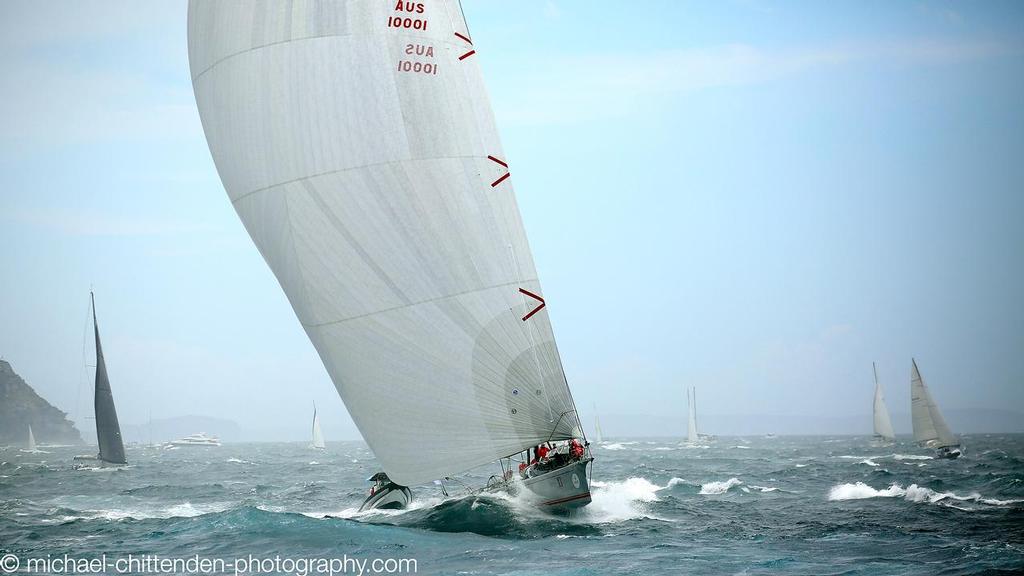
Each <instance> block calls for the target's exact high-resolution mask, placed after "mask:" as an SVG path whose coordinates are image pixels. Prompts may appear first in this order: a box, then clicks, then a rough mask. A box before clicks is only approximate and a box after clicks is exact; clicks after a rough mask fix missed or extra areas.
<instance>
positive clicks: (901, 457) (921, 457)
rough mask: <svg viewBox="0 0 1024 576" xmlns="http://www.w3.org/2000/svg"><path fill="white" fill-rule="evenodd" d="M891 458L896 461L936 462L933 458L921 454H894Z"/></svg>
mask: <svg viewBox="0 0 1024 576" xmlns="http://www.w3.org/2000/svg"><path fill="white" fill-rule="evenodd" d="M891 458H892V459H894V460H934V458H932V457H931V456H924V455H921V454H893V455H892V456H891Z"/></svg>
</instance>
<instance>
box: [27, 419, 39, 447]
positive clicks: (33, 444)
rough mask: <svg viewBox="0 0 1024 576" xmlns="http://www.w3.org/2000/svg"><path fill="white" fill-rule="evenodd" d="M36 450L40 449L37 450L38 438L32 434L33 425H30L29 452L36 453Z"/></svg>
mask: <svg viewBox="0 0 1024 576" xmlns="http://www.w3.org/2000/svg"><path fill="white" fill-rule="evenodd" d="M36 450H38V448H36V437H35V435H34V434H32V425H31V424H29V425H28V451H29V452H35V451H36Z"/></svg>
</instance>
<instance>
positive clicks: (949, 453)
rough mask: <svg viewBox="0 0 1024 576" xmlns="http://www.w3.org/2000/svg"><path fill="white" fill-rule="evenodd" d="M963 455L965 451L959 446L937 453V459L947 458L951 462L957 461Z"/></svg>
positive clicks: (941, 449) (940, 449) (942, 449)
mask: <svg viewBox="0 0 1024 576" xmlns="http://www.w3.org/2000/svg"><path fill="white" fill-rule="evenodd" d="M963 454H964V453H963V450H961V449H960V447H959V446H947V447H943V448H939V449H938V450H936V451H935V457H936V458H946V459H949V460H956V459H957V458H959V457H961V456H963Z"/></svg>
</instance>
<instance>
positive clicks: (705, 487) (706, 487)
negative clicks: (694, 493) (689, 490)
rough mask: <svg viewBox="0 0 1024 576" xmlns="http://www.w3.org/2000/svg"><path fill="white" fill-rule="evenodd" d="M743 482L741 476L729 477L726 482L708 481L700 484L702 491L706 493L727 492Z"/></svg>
mask: <svg viewBox="0 0 1024 576" xmlns="http://www.w3.org/2000/svg"><path fill="white" fill-rule="evenodd" d="M740 484H743V482H742V481H741V480H740V479H739V478H729V479H728V480H726V481H724V482H708V483H706V484H701V485H700V493H701V494H704V495H712V494H725V493H726V492H728V491H729V489H730V488H732V487H733V486H739V485H740Z"/></svg>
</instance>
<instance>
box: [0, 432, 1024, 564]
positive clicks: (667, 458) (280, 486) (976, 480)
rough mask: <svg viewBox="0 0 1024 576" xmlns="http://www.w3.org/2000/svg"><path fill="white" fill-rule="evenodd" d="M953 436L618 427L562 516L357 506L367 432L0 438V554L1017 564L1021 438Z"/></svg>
mask: <svg viewBox="0 0 1024 576" xmlns="http://www.w3.org/2000/svg"><path fill="white" fill-rule="evenodd" d="M965 444H966V447H967V453H966V455H965V456H964V457H963V458H961V459H959V460H955V461H949V460H933V459H931V458H929V456H928V452H927V451H924V450H920V449H917V448H915V447H914V446H913V445H912V444H910V443H909V442H907V441H902V442H900V443H898V444H897V445H896V446H893V447H889V448H873V447H871V446H870V443H869V439H868V438H866V437H860V438H854V437H833V438H829V437H813V438H812V437H779V438H772V439H769V438H738V437H724V438H718V439H716V440H714V441H712V442H710V443H709V445H708V446H707V447H687V446H685V445H684V444H682V443H681V442H680V441H679V440H678V439H661V440H652V439H632V440H628V439H621V440H616V441H612V442H605V443H603V444H600V445H598V446H596V447H595V448H594V452H595V456H596V458H597V460H596V462H595V465H594V469H593V495H594V502H593V503H592V504H591V505H590V506H589V507H587V508H586V509H585V510H584V511H583V512H582V513H580V514H578V515H576V516H574V517H569V518H563V517H554V516H549V515H547V514H544V513H542V512H540V511H538V510H535V509H533V508H530V507H529V506H527V505H525V504H523V503H522V502H519V501H517V500H515V499H512V498H507V497H500V496H472V495H460V492H461V491H462V490H463V489H462V488H461V487H460V486H458V484H449V486H448V487H449V492H450V493H451V497H448V498H445V497H443V496H442V494H441V493H440V491H439V489H438V488H437V487H435V486H427V487H416V488H414V492H415V495H416V498H417V500H416V503H415V505H414V506H413V507H412V508H411V509H409V510H405V511H398V512H370V513H363V514H360V513H358V512H357V508H358V506H359V504H360V502H361V501H362V498H363V495H364V491H365V489H366V483H365V479H366V478H367V477H368V476H370V475H371V474H372V473H373V472H375V471H376V470H377V467H376V465H375V461H374V458H373V455H372V454H371V452H370V451H369V450H368V449H367V448H366V446H365V445H364V444H363V443H361V442H334V443H328V447H327V450H326V451H322V452H321V451H315V450H312V449H310V448H308V447H306V446H305V445H302V444H297V443H291V444H289V443H276V444H269V443H268V444H233V445H224V446H222V447H219V448H180V449H176V450H165V449H158V448H148V447H136V448H129V450H128V458H129V460H130V462H131V465H130V466H128V467H126V468H123V469H96V470H74V469H72V467H71V457H72V456H73V455H74V454H76V453H82V452H83V450H82V448H77V449H76V448H57V447H55V448H44V450H47V451H48V453H45V454H39V453H35V454H32V453H25V452H23V451H21V450H19V449H17V448H6V449H2V450H0V556H2V555H3V554H15V555H16V556H17V557H18V561H19V566H20V567H19V570H21V571H23V570H24V569H25V566H26V562H27V561H28V559H30V558H37V559H38V558H46V557H47V556H49V557H50V558H51V559H52V558H63V557H64V555H67V556H68V557H69V558H70V559H72V560H73V561H80V560H79V559H81V558H89V559H98V558H101V557H104V555H106V558H107V559H108V561H115V560H116V559H124V558H127V557H128V555H129V554H132V555H134V556H135V557H136V558H138V557H141V556H145V555H149V556H151V557H153V556H156V557H159V558H164V559H173V558H177V559H179V561H184V560H185V559H188V558H196V559H198V558H203V559H208V560H209V561H211V562H212V561H213V560H214V559H220V560H221V561H222V562H224V563H225V564H223V565H216V566H212V567H208V568H206V569H199V568H198V567H197V566H196V565H193V566H191V567H190V566H184V565H179V566H178V568H179V569H177V570H173V571H174V572H176V573H220V572H221V571H223V572H226V573H229V574H234V573H235V571H236V570H237V571H240V572H245V573H250V574H261V573H275V574H295V573H298V574H299V576H303V574H302V572H303V568H305V569H306V571H308V573H311V574H314V573H323V571H324V570H326V569H328V568H327V566H328V565H327V564H325V563H323V562H326V561H327V560H329V559H339V562H344V561H345V559H346V558H348V559H349V563H348V564H340V563H338V562H336V563H335V564H334V565H333V568H335V573H339V572H340V570H339V568H342V569H344V570H348V572H347V573H353V572H356V571H357V570H358V566H357V565H355V564H353V563H352V559H358V560H367V561H370V560H374V559H376V560H379V561H380V562H378V564H377V565H376V566H377V571H378V572H381V571H388V570H391V571H392V572H391V573H405V572H395V571H394V570H397V569H398V568H397V566H398V565H397V564H396V563H394V562H397V561H398V560H400V559H414V560H415V568H416V573H419V574H520V575H527V574H545V575H548V574H573V575H575V574H579V575H584V574H644V575H650V574H777V573H784V574H814V575H822V574H906V575H910V574H922V575H934V574H1010V573H1024V436H1021V435H990V436H987V435H977V436H970V437H967V438H965ZM495 468H496V467H495ZM491 472H493V471H492V470H489V469H487V470H483V471H481V472H480V473H479V474H477V475H475V476H469V477H467V478H466V479H465V481H466V482H467V484H469V485H480V484H481V483H482V482H483V481H484V480H485V477H486V476H487V475H489V474H490V473H491ZM275 557H277V558H278V559H277V560H276V561H273V560H272V559H274V558H275ZM236 559H243V560H245V561H247V562H248V564H241V563H236V564H235V565H234V567H232V564H229V562H234V561H235V560H236ZM268 559H269V560H268ZM289 559H291V560H292V561H293V563H292V564H289V563H288V562H287V560H289ZM297 559H312V560H319V561H321V563H320V564H315V563H312V562H310V563H308V564H305V565H303V564H301V563H298V564H296V563H295V561H296V560H297ZM388 559H391V560H393V561H394V562H393V563H391V564H385V563H383V562H384V561H385V560H388ZM254 561H258V562H259V563H256V562H254ZM272 562H273V563H272ZM404 566H405V568H403V569H404V570H406V572H408V571H409V569H410V567H411V566H410V565H409V564H405V565H404ZM225 567H226V568H225ZM3 568H4V566H2V565H0V570H2V569H3ZM51 568H52V566H51ZM124 568H125V566H124V565H123V564H122V565H121V566H120V567H119V568H118V570H123V569H124ZM242 568H244V569H242ZM372 568H373V567H372V566H370V565H369V564H367V565H366V567H365V568H364V570H365V571H364V573H372ZM36 570H37V571H38V565H37V568H36ZM108 570H109V568H108ZM51 572H52V573H68V571H67V569H66V568H64V569H63V570H58V569H52V570H51ZM108 573H117V572H116V571H113V570H109V572H108ZM156 573H164V572H161V571H159V570H156Z"/></svg>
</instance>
